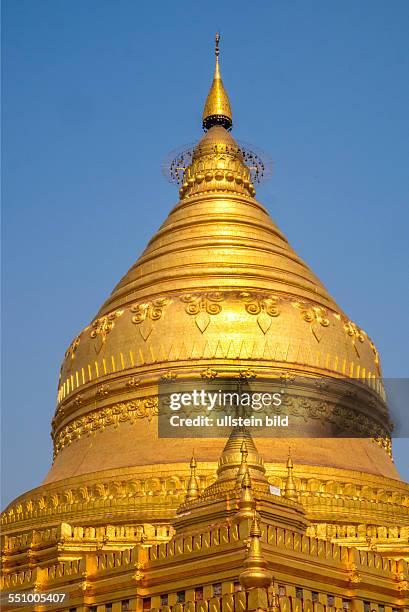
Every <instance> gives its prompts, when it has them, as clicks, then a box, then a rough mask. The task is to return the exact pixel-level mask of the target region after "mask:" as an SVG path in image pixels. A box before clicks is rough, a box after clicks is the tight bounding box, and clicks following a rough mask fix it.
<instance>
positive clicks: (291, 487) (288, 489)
mask: <svg viewBox="0 0 409 612" xmlns="http://www.w3.org/2000/svg"><path fill="white" fill-rule="evenodd" d="M293 469H294V463H293V460H292V457H291V448H289V449H288V459H287V478H286V481H285V487H284V497H285V498H286V499H291V500H293V501H298V494H297V487H296V486H295V481H294V476H293Z"/></svg>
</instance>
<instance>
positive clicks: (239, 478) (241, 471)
mask: <svg viewBox="0 0 409 612" xmlns="http://www.w3.org/2000/svg"><path fill="white" fill-rule="evenodd" d="M240 453H241V464H240V467H239V469H238V470H237V479H236V485H237V486H238V487H241V483H242V481H243V476H244V474H245V473H246V472H248V466H247V457H248V454H249V451H248V450H247V444H246V441H245V440H243V442H242V443H241V448H240Z"/></svg>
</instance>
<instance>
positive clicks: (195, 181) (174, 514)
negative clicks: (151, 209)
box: [2, 35, 409, 612]
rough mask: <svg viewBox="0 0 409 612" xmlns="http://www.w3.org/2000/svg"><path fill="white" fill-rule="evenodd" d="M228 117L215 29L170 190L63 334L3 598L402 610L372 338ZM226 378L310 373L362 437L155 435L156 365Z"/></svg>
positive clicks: (10, 534) (400, 520) (401, 520)
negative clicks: (41, 472)
mask: <svg viewBox="0 0 409 612" xmlns="http://www.w3.org/2000/svg"><path fill="white" fill-rule="evenodd" d="M232 125H233V121H232V112H231V106H230V102H229V98H228V96H227V93H226V90H225V88H224V85H223V82H222V78H221V73H220V66H219V36H218V35H217V37H216V68H215V74H214V79H213V83H212V85H211V88H210V91H209V94H208V97H207V100H206V103H205V109H204V113H203V128H204V129H205V134H204V136H203V137H202V138H201V140H200V141H199V142H198V144H197V145H196V146H195V148H194V150H193V151H192V155H191V159H190V162H189V164H188V165H187V166H186V167H184V168H183V178H182V182H181V185H180V190H179V196H180V199H179V202H178V203H177V204H176V205H175V206H174V207H173V209H172V210H171V212H170V214H169V216H168V218H167V219H166V220H165V221H164V223H163V224H162V225H161V227H160V228H159V230H158V231H157V233H156V234H155V235H154V236H153V238H152V239H151V240H150V242H149V243H148V245H147V247H146V249H145V251H144V252H143V253H142V255H141V256H140V257H139V259H138V260H137V261H136V263H135V264H134V265H133V266H132V267H131V269H130V270H129V271H128V272H127V273H126V274H125V276H124V277H123V278H122V279H121V280H120V282H119V283H118V284H117V285H116V287H115V288H114V290H113V291H112V293H111V295H110V296H109V297H108V299H107V300H106V301H105V303H104V304H103V305H102V307H101V309H100V311H99V312H98V314H97V315H96V317H95V318H94V319H93V320H92V322H91V323H90V325H88V326H87V327H86V328H85V329H84V330H83V331H82V332H81V333H79V334H78V335H77V336H76V338H75V339H74V340H73V341H72V343H71V344H70V346H69V347H68V349H67V351H66V353H65V358H64V361H63V364H62V366H61V372H60V379H59V383H58V398H57V407H56V411H55V416H54V418H53V421H52V438H53V443H54V458H53V464H52V467H51V469H50V471H49V473H48V475H47V476H46V478H45V480H44V482H43V483H42V484H41V485H40V486H39V487H37V488H36V489H33V490H31V491H28V492H27V493H24V494H23V495H21V496H20V497H18V498H17V499H16V500H14V501H13V502H12V503H11V504H10V505H9V506H8V507H7V508H6V509H5V510H4V512H3V514H2V567H3V569H2V586H3V593H4V594H3V602H4V604H3V605H4V610H8V609H13V610H19V609H21V610H27V609H31V610H37V611H40V610H46V609H47V610H59V611H62V610H64V611H65V610H66V611H70V612H86V611H87V612H127V611H131V610H132V611H138V612H143V611H148V610H152V611H153V612H227V611H229V612H230V611H232V612H233V611H234V612H239V611H245V610H265V611H267V610H286V611H287V610H288V611H290V610H291V611H301V610H307V611H310V610H311V611H313V610H314V611H315V610H317V611H322V612H324V610H334V611H335V610H347V609H352V610H359V611H360V612H370V611H372V610H377V611H379V612H395V611H397V610H409V572H408V564H407V561H408V560H409V487H408V485H407V484H406V483H404V482H402V481H401V479H400V477H399V474H398V472H397V470H396V468H395V466H394V463H393V459H392V454H391V444H390V422H389V416H388V411H387V406H386V403H385V394H384V390H383V386H382V379H381V366H380V360H379V354H378V351H377V349H376V347H375V345H374V343H373V341H372V340H371V339H370V338H369V336H368V335H367V334H366V333H365V332H364V331H363V330H362V329H361V328H360V327H358V325H357V324H355V323H354V322H352V321H351V320H350V319H349V317H348V316H347V315H346V314H345V313H344V312H343V311H342V310H341V309H340V307H339V306H338V305H337V304H336V302H335V301H334V299H333V298H332V297H331V296H330V295H329V293H328V292H327V290H326V289H325V287H324V286H323V285H322V283H321V282H320V281H319V279H318V278H317V277H316V276H315V275H314V274H313V273H312V272H311V270H310V269H309V268H308V266H307V265H306V264H305V262H303V261H302V260H301V259H300V257H298V255H297V254H296V253H295V252H294V251H293V249H292V248H291V246H290V244H289V243H288V241H287V239H286V237H285V236H284V235H283V234H282V232H281V231H280V230H279V229H278V228H277V227H276V225H275V224H274V223H273V221H272V220H271V218H270V216H269V214H268V212H267V211H266V209H265V208H264V207H263V206H262V205H261V204H260V203H259V202H258V201H257V200H256V199H255V193H256V192H255V185H254V180H253V179H254V177H253V174H252V171H251V167H249V165H248V163H246V157H245V152H244V151H243V148H242V147H241V146H239V144H238V143H237V142H236V141H235V139H234V138H233V136H232V135H231V133H230V130H231V128H232ZM226 377H228V378H229V379H233V380H234V379H237V380H238V381H249V380H257V379H263V380H271V381H273V380H275V381H277V380H280V381H281V383H282V385H283V386H285V385H286V384H287V383H288V382H289V381H297V380H302V381H306V382H305V383H302V384H303V385H304V387H303V389H302V391H303V393H304V395H303V398H302V402H303V404H302V405H303V410H304V411H306V414H307V415H308V418H309V419H310V420H312V421H314V419H315V420H317V419H318V420H319V419H321V420H322V417H323V414H324V415H332V414H334V406H336V407H337V410H338V413H341V416H342V418H343V419H344V420H345V421H348V423H349V425H350V427H351V428H355V429H359V428H362V431H363V432H364V433H363V435H362V436H361V437H353V436H352V435H351V437H342V438H338V439H336V438H332V437H330V435H328V437H325V436H324V437H318V438H297V437H295V438H293V439H291V440H288V439H286V438H266V437H259V438H258V437H256V436H254V435H251V433H250V432H249V431H248V430H247V429H245V428H236V429H233V431H232V432H231V434H230V436H229V438H228V440H227V442H226V440H223V439H220V438H198V439H195V440H194V441H193V440H192V439H187V438H186V439H183V438H182V439H172V438H160V437H158V405H159V400H158V385H160V384H161V381H176V382H177V381H178V380H182V379H183V380H186V379H187V380H189V379H191V380H202V381H203V382H204V383H205V382H209V381H217V380H219V379H220V380H221V379H224V378H226ZM334 380H335V381H336V382H339V384H340V385H341V384H342V385H343V389H344V391H343V400H342V404H340V403H339V402H337V398H336V397H335V396H334V395H333V392H332V387H329V386H328V385H331V384H332V381H334ZM300 384H301V383H300ZM298 408H299V406H298V404H297V402H296V401H295V400H294V401H293V403H292V404H291V409H292V410H293V411H294V414H296V413H297V409H298ZM371 432H372V433H371ZM289 446H290V448H291V452H290V453H289V450H288V449H289ZM193 447H194V455H193V456H192V448H193ZM60 593H63V594H65V595H64V599H63V600H61V601H60V600H58V596H59V594H60ZM10 594H12V597H15V594H18V595H19V598H18V599H14V603H11V599H10V597H9V595H10ZM52 596H55V597H54V599H53V598H52ZM47 597H48V599H47ZM57 600H58V601H57Z"/></svg>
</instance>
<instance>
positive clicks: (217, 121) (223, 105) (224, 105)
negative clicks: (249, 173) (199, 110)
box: [202, 32, 233, 130]
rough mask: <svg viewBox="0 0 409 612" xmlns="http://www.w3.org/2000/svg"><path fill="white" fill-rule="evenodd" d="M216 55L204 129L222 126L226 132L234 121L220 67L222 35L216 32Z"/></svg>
mask: <svg viewBox="0 0 409 612" xmlns="http://www.w3.org/2000/svg"><path fill="white" fill-rule="evenodd" d="M214 40H215V48H214V53H215V56H216V66H215V71H214V77H213V83H212V86H211V88H210V91H209V93H208V96H207V99H206V104H205V107H204V111H203V117H202V120H203V123H202V125H203V129H204V130H210V128H211V127H213V126H215V125H220V126H222V127H224V128H225V129H226V130H230V129H231V127H232V125H233V121H232V114H231V108H230V102H229V97H228V95H227V93H226V90H225V89H224V86H223V83H222V78H221V76H220V67H219V53H220V49H219V42H220V34H219V32H216V36H215V39H214Z"/></svg>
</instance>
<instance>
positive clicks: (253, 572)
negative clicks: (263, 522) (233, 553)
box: [239, 512, 273, 590]
mask: <svg viewBox="0 0 409 612" xmlns="http://www.w3.org/2000/svg"><path fill="white" fill-rule="evenodd" d="M260 539H261V529H260V523H259V521H258V517H257V513H256V512H254V514H253V520H252V522H251V527H250V538H249V547H248V554H247V558H246V560H245V562H244V571H243V572H242V573H241V574H240V575H239V580H240V583H241V585H242V586H243V587H244V588H245V589H246V590H247V589H256V588H267V587H269V586H270V584H271V581H272V579H273V576H272V574H271V572H269V571H268V569H267V562H266V560H265V559H264V556H263V553H262V550H261V542H260Z"/></svg>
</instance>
